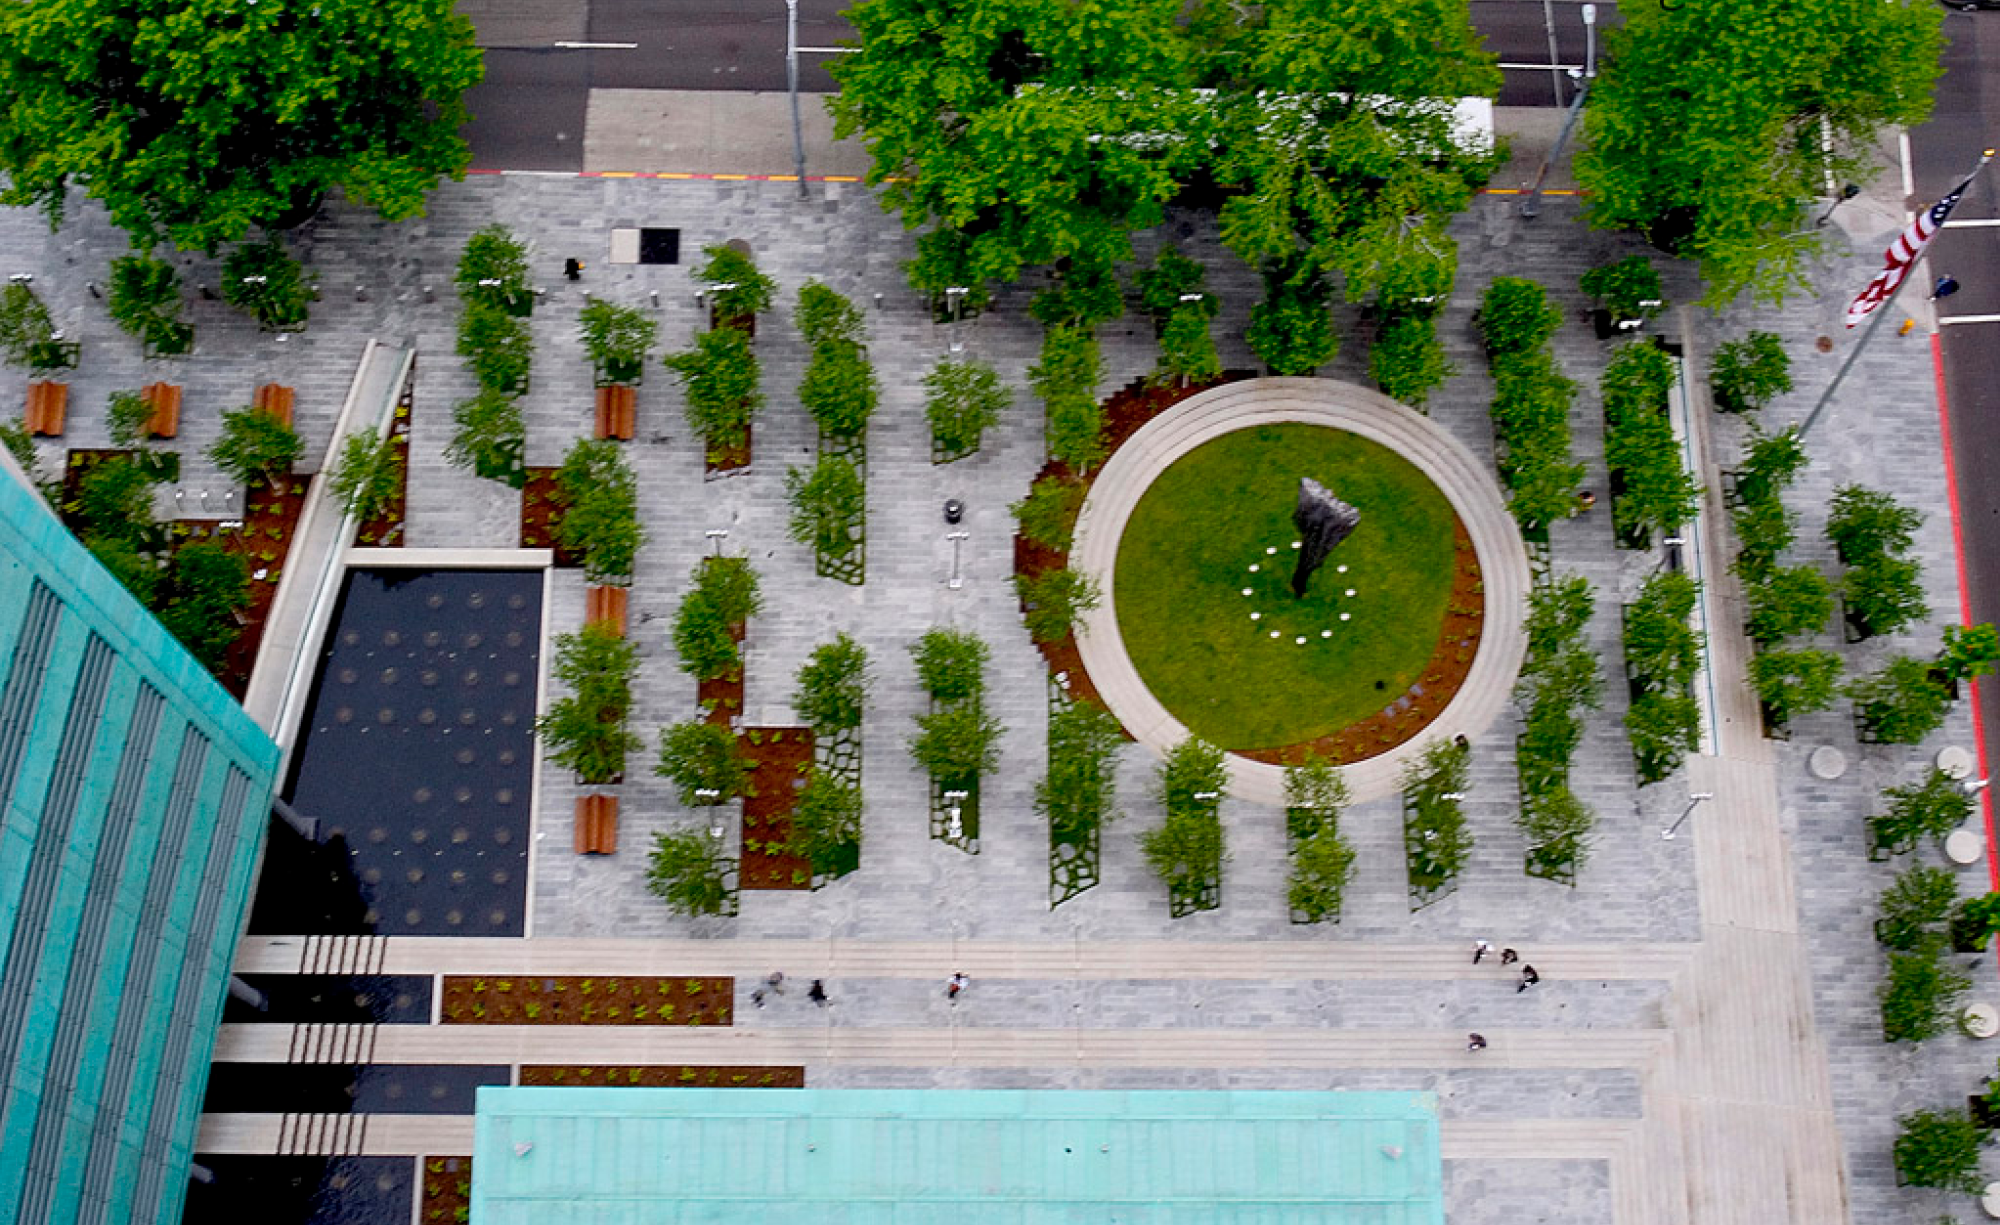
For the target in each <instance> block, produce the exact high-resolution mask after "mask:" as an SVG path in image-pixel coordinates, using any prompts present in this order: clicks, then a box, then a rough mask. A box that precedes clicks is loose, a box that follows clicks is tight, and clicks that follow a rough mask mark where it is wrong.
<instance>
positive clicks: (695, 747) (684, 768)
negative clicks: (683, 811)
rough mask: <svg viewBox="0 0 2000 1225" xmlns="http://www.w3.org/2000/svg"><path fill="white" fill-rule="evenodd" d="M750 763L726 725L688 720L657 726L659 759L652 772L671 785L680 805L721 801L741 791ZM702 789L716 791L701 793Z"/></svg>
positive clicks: (747, 776) (726, 800) (721, 802)
mask: <svg viewBox="0 0 2000 1225" xmlns="http://www.w3.org/2000/svg"><path fill="white" fill-rule="evenodd" d="M750 765H751V763H750V759H749V758H748V757H746V756H745V755H744V753H743V747H742V745H741V743H739V742H738V740H737V738H736V734H735V733H734V732H732V731H730V730H729V728H728V727H726V726H724V725H723V724H720V723H710V722H708V721H707V720H706V719H691V720H689V721H687V722H685V723H676V724H674V725H673V726H671V727H663V728H661V729H660V760H659V762H658V763H657V764H656V765H655V766H654V767H653V773H655V774H657V775H659V776H660V777H661V778H664V779H667V780H668V781H670V782H672V783H673V784H674V787H675V789H676V790H677V791H678V792H679V794H680V801H681V803H683V804H687V805H690V806H693V805H698V804H723V803H727V802H728V801H730V800H733V799H735V798H736V797H737V796H739V795H742V794H743V791H744V788H745V787H746V786H748V785H749V782H750ZM704 791H712V792H714V793H715V794H713V795H702V794H700V793H701V792H704Z"/></svg>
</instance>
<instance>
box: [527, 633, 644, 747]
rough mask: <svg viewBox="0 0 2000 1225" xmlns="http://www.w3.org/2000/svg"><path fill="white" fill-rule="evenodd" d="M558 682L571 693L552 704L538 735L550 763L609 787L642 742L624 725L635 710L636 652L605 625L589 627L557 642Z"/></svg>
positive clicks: (537, 724) (558, 637)
mask: <svg viewBox="0 0 2000 1225" xmlns="http://www.w3.org/2000/svg"><path fill="white" fill-rule="evenodd" d="M555 647H556V662H555V668H554V672H555V675H556V678H557V679H558V680H560V681H561V682H562V683H563V684H564V685H565V686H567V687H568V689H569V692H568V693H567V694H565V695H563V696H562V697H559V698H557V699H555V700H554V701H552V702H550V703H549V707H548V711H547V713H545V714H544V715H542V717H541V718H539V719H537V720H536V721H535V734H536V735H538V736H540V737H542V741H543V743H544V744H545V745H546V746H547V747H548V751H549V760H550V761H553V762H554V763H555V764H556V765H558V766H561V767H563V768H564V769H566V770H573V771H575V772H576V773H577V774H578V775H579V776H581V778H582V779H583V781H584V782H585V783H594V784H595V783H608V782H611V781H612V780H614V779H616V778H618V777H619V776H620V775H622V774H623V773H624V772H625V758H626V755H627V754H628V753H633V752H637V751H638V750H639V748H640V747H641V744H640V740H639V738H638V737H637V736H635V735H633V734H632V733H631V731H630V730H629V729H628V728H627V727H626V725H625V719H626V716H627V714H628V713H629V712H630V711H631V709H632V676H633V673H634V672H636V671H637V670H638V666H639V656H638V651H637V648H636V647H634V646H633V644H632V643H631V642H629V641H627V640H626V639H625V638H623V637H622V636H620V635H619V633H618V632H617V631H616V630H615V629H613V628H611V627H610V626H607V625H601V624H591V625H585V626H584V627H583V629H582V630H580V631H578V632H576V633H574V634H558V635H556V639H555Z"/></svg>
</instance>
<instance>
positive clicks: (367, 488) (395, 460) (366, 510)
mask: <svg viewBox="0 0 2000 1225" xmlns="http://www.w3.org/2000/svg"><path fill="white" fill-rule="evenodd" d="M327 489H328V491H329V492H331V493H332V494H333V497H334V500H335V501H336V502H339V503H340V506H341V509H342V510H344V511H346V512H347V513H348V514H350V515H353V516H354V517H355V518H356V519H357V520H361V521H363V522H365V521H367V520H369V519H374V518H377V517H378V516H380V515H382V514H384V513H386V512H387V511H388V509H389V507H390V506H391V505H393V504H394V503H395V500H396V496H397V495H398V494H400V493H402V492H403V450H402V448H401V447H399V446H397V445H396V438H395V436H394V435H385V436H379V437H378V436H375V435H370V434H351V435H349V436H348V439H347V442H346V443H345V444H344V445H343V446H342V447H341V448H340V459H339V461H338V462H336V463H335V464H334V467H333V472H332V473H331V474H330V476H329V478H328V481H327Z"/></svg>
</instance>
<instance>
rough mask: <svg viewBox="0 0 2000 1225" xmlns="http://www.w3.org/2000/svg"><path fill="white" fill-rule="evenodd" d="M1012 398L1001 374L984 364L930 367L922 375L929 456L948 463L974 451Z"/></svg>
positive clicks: (947, 363) (954, 363) (950, 363)
mask: <svg viewBox="0 0 2000 1225" xmlns="http://www.w3.org/2000/svg"><path fill="white" fill-rule="evenodd" d="M1012 398H1013V397H1012V396H1011V395H1010V394H1009V393H1008V391H1007V389H1006V388H1005V387H1003V386H1001V384H1000V373H999V372H998V371H997V370H995V369H993V367H991V366H989V365H987V364H985V363H984V362H978V361H972V360H966V361H952V360H950V359H946V360H944V361H941V362H939V363H938V364H937V365H935V366H933V367H931V372H930V373H929V374H926V375H925V376H924V420H926V421H927V422H929V423H930V427H931V450H932V453H933V454H934V455H936V456H938V457H939V458H941V459H943V460H945V461H946V462H949V461H950V460H954V459H962V458H964V457H965V456H967V455H970V454H972V453H973V452H975V451H977V450H978V449H979V442H980V438H981V437H982V436H983V435H984V434H985V433H986V431H987V430H990V429H992V428H993V427H994V426H996V425H998V424H999V423H1000V414H1001V413H1003V412H1005V411H1006V409H1007V405H1008V404H1009V402H1010V401H1011V400H1012Z"/></svg>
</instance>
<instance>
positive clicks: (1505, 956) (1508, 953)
mask: <svg viewBox="0 0 2000 1225" xmlns="http://www.w3.org/2000/svg"><path fill="white" fill-rule="evenodd" d="M1519 960H1521V955H1520V954H1519V953H1517V952H1515V951H1514V950H1513V949H1501V950H1500V964H1501V965H1503V966H1511V965H1513V964H1514V963H1515V962H1517V961H1519Z"/></svg>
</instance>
